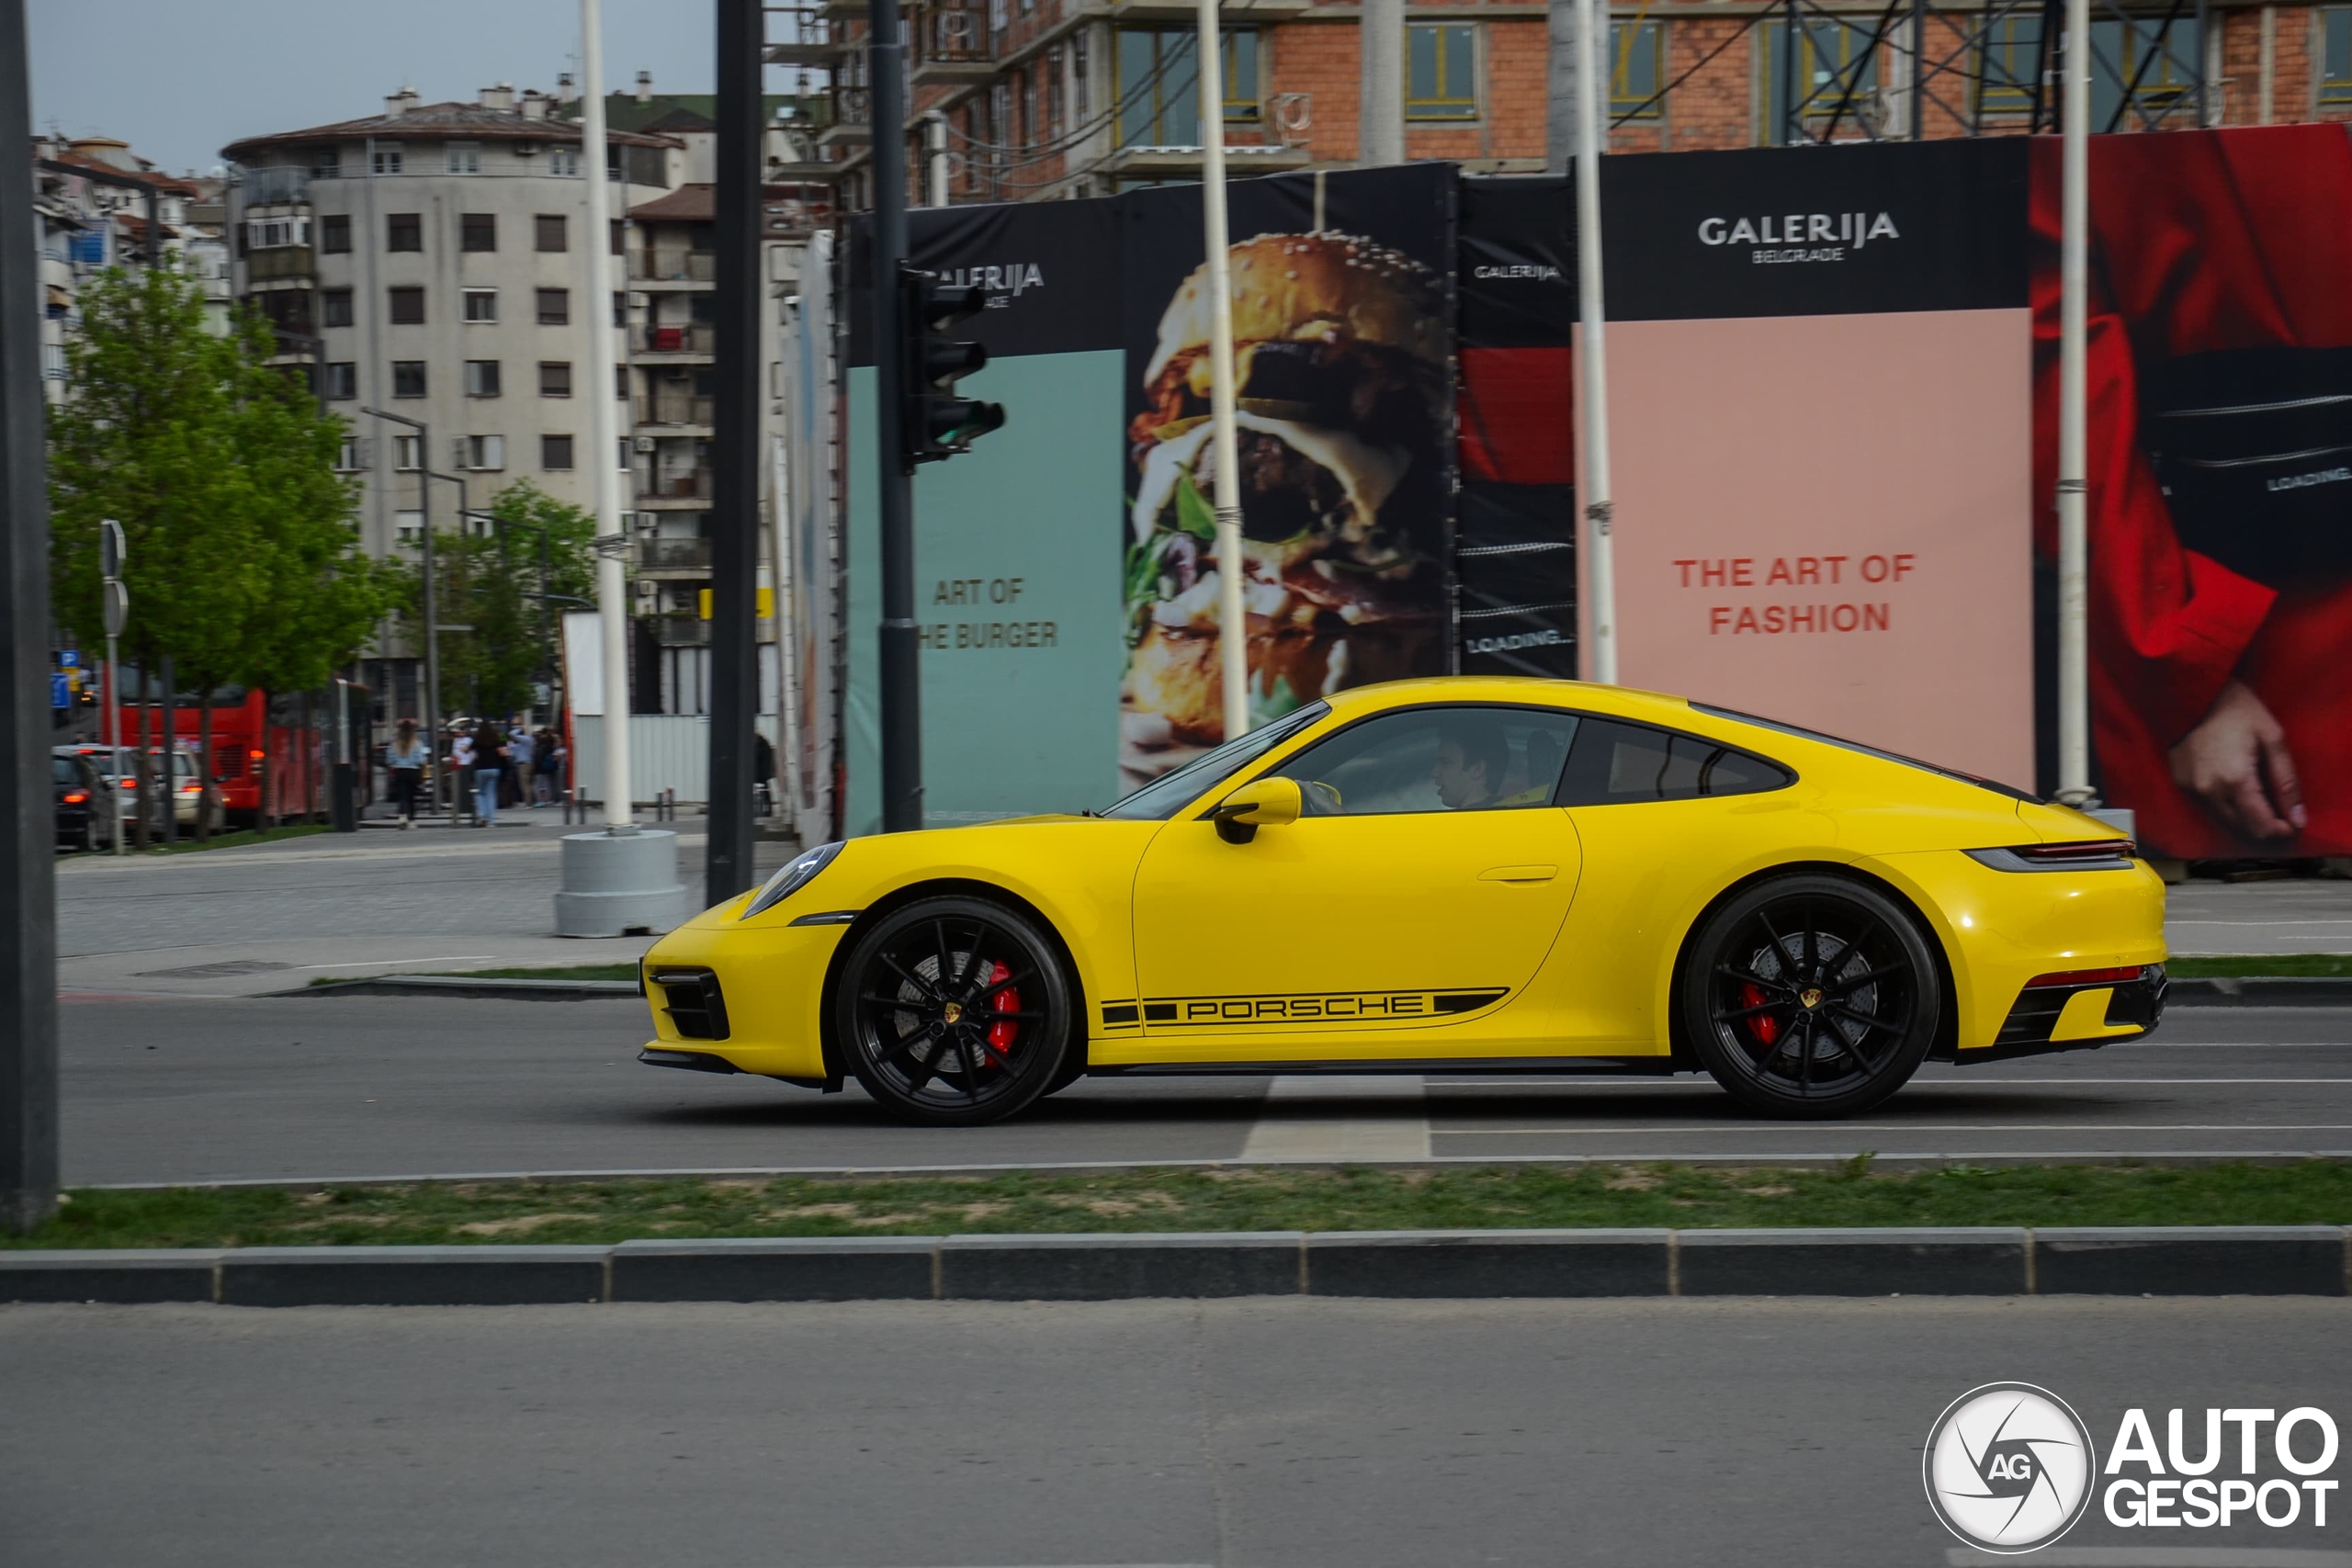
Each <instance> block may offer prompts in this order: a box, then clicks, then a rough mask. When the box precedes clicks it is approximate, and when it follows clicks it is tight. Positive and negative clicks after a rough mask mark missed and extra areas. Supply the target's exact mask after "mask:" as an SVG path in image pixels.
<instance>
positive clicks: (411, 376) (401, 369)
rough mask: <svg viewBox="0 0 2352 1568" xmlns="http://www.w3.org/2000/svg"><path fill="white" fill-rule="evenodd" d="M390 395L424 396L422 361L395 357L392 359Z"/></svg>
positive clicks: (397, 396) (400, 396) (404, 396)
mask: <svg viewBox="0 0 2352 1568" xmlns="http://www.w3.org/2000/svg"><path fill="white" fill-rule="evenodd" d="M392 396H394V397H396V398H421V397H423V396H424V360H422V359H395V360H393V361H392Z"/></svg>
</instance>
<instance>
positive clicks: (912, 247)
mask: <svg viewBox="0 0 2352 1568" xmlns="http://www.w3.org/2000/svg"><path fill="white" fill-rule="evenodd" d="M872 236H873V225H872V222H871V220H869V219H866V218H865V217H860V218H857V219H855V220H853V222H852V225H851V231H850V246H849V254H850V262H849V278H850V292H849V323H850V327H849V336H850V363H851V364H852V365H871V364H873V363H874V345H873V343H872V341H871V338H870V336H869V334H870V333H871V330H872V324H873V318H872V315H871V308H872V304H873V297H872V296H871V295H870V294H869V293H868V292H867V291H866V287H865V268H866V265H867V261H866V258H867V255H868V254H869V251H868V246H869V245H870V243H871V240H872ZM907 248H908V250H909V252H910V255H909V256H908V260H909V261H910V262H911V263H913V265H916V266H918V267H922V268H923V269H925V270H927V271H931V272H936V273H938V274H939V275H940V277H941V279H942V280H943V281H944V282H945V283H947V284H949V285H951V286H953V287H956V288H980V289H983V290H985V291H986V292H987V294H988V299H989V308H988V309H987V310H983V311H981V312H980V313H979V314H978V315H977V316H971V317H967V318H966V319H965V320H963V321H958V322H957V323H956V335H957V336H958V337H962V338H967V339H969V340H971V341H972V342H975V343H978V344H981V345H982V346H983V347H985V348H986V349H987V350H988V351H989V355H991V356H994V357H998V358H1002V357H1003V356H1005V355H1016V354H1069V353H1074V352H1078V351H1080V350H1084V349H1092V348H1116V347H1117V346H1118V345H1119V334H1120V331H1121V321H1120V315H1119V298H1120V295H1119V288H1120V277H1119V220H1118V216H1117V212H1116V207H1115V204H1114V203H1113V202H1108V201H1039V202H1026V203H1019V204H1012V205H1006V206H998V207H944V208H940V207H925V208H918V209H915V210H914V211H912V212H910V213H908V214H907Z"/></svg>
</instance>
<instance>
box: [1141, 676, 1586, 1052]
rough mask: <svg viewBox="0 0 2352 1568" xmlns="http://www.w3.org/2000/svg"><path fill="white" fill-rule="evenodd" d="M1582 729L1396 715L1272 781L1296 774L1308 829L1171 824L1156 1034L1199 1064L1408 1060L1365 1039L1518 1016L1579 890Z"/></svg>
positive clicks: (1155, 853) (1145, 970)
mask: <svg viewBox="0 0 2352 1568" xmlns="http://www.w3.org/2000/svg"><path fill="white" fill-rule="evenodd" d="M1575 727H1576V717H1575V716H1574V715H1571V714H1567V713H1563V712H1560V711H1558V710H1555V709H1546V708H1533V707H1518V706H1507V705H1487V704H1443V705H1427V706H1420V707H1413V708H1406V709H1400V710H1396V711H1392V712H1388V713H1385V714H1380V715H1377V716H1373V717H1370V718H1366V719H1364V720H1363V721H1361V722H1360V723H1357V724H1354V725H1351V726H1349V727H1348V728H1344V729H1341V730H1339V731H1337V732H1335V733H1333V734H1331V735H1329V736H1327V737H1325V738H1323V739H1320V740H1317V742H1316V743H1315V744H1314V745H1312V746H1310V747H1308V748H1306V750H1303V751H1300V752H1298V753H1296V754H1295V755H1294V756H1292V757H1290V758H1287V759H1285V760H1283V761H1281V762H1279V763H1277V764H1275V765H1274V766H1273V767H1272V768H1271V769H1268V770H1263V772H1264V773H1272V774H1279V775H1282V776H1284V777H1289V778H1293V779H1295V780H1297V781H1298V783H1299V785H1300V791H1301V795H1302V799H1303V805H1304V815H1302V816H1301V817H1300V818H1299V819H1298V820H1297V821H1295V822H1290V823H1284V824H1281V825H1279V826H1268V827H1263V828H1261V829H1257V830H1256V831H1255V833H1254V835H1252V836H1250V838H1249V841H1247V842H1232V841H1228V839H1227V836H1226V835H1223V834H1221V833H1220V832H1219V829H1218V825H1217V824H1216V822H1214V821H1210V820H1207V819H1205V818H1204V813H1203V812H1201V811H1194V812H1192V813H1190V814H1188V815H1186V816H1184V817H1180V818H1176V819H1174V820H1171V821H1170V822H1169V823H1168V825H1167V826H1166V827H1164V828H1163V829H1161V830H1160V831H1159V835H1158V836H1157V837H1156V838H1155V839H1154V840H1152V843H1151V845H1150V847H1149V848H1148V850H1146V851H1145V852H1144V857H1143V861H1142V863H1141V865H1140V866H1139V868H1138V870H1137V874H1136V890H1135V937H1136V976H1137V979H1138V982H1139V984H1140V989H1141V993H1142V1002H1143V1011H1144V1024H1145V1028H1146V1031H1147V1033H1148V1036H1149V1037H1150V1038H1151V1039H1153V1040H1154V1041H1168V1042H1187V1041H1189V1042H1190V1044H1189V1045H1185V1046H1183V1047H1182V1049H1178V1050H1175V1051H1173V1052H1172V1053H1171V1054H1172V1055H1177V1056H1184V1057H1189V1058H1191V1059H1196V1060H1206V1059H1213V1058H1220V1059H1236V1060H1239V1059H1262V1058H1265V1057H1268V1056H1271V1055H1283V1054H1284V1046H1283V1042H1284V1041H1285V1040H1287V1041H1288V1042H1289V1043H1290V1045H1291V1046H1293V1047H1295V1048H1297V1049H1299V1050H1303V1051H1306V1053H1307V1054H1309V1055H1312V1054H1316V1053H1317V1049H1318V1047H1317V1042H1318V1041H1319V1042H1321V1043H1322V1047H1328V1048H1329V1049H1328V1050H1325V1051H1324V1053H1323V1054H1330V1052H1333V1051H1337V1052H1340V1053H1342V1054H1344V1053H1346V1052H1349V1051H1351V1050H1360V1051H1362V1052H1363V1054H1366V1055H1377V1054H1381V1053H1382V1052H1383V1051H1384V1050H1388V1051H1393V1052H1396V1053H1399V1054H1408V1055H1409V1054H1410V1053H1411V1050H1412V1049H1413V1048H1414V1047H1413V1046H1412V1045H1410V1044H1409V1043H1407V1044H1397V1045H1394V1046H1391V1047H1379V1046H1374V1045H1372V1044H1370V1043H1368V1042H1367V1041H1366V1039H1365V1036H1367V1035H1379V1034H1382V1033H1394V1032H1410V1031H1413V1030H1427V1029H1429V1028H1430V1027H1432V1026H1439V1025H1449V1024H1451V1025H1464V1026H1473V1027H1470V1028H1469V1029H1468V1032H1471V1033H1479V1032H1480V1031H1479V1029H1478V1028H1476V1027H1475V1026H1476V1025H1478V1024H1479V1022H1480V1021H1482V1020H1486V1021H1494V1020H1498V1019H1502V1018H1504V1017H1506V1016H1507V1015H1509V1014H1510V1003H1511V1002H1512V1001H1514V1000H1515V999H1516V998H1518V997H1519V996H1520V994H1521V992H1522V991H1523V990H1524V989H1525V987H1526V986H1527V984H1528V981H1529V979H1530V978H1531V977H1532V976H1533V975H1534V973H1535V971H1536V969H1537V966H1538V965H1539V964H1542V962H1543V959H1544V953H1545V952H1546V951H1547V950H1548V949H1549V948H1550V946H1551V944H1552V941H1553V938H1554V937H1555V934H1556V933H1557V932H1558V931H1559V929H1560V922H1561V919H1562V917H1563V916H1564V915H1565V914H1566V911H1567V908H1568V904H1569V900H1570V898H1571V897H1573V895H1574V894H1575V891H1576V886H1577V872H1578V867H1579V863H1580V858H1581V857H1580V855H1579V853H1578V850H1577V835H1576V829H1575V828H1574V827H1573V826H1572V825H1571V823H1570V822H1569V820H1568V817H1567V814H1566V812H1564V811H1563V810H1561V809H1560V808H1559V807H1556V806H1555V805H1553V804H1552V795H1553V791H1554V788H1555V784H1556V781H1557V779H1558V776H1559V773H1560V769H1561V766H1562V764H1563V762H1564V761H1565V758H1566V751H1567V748H1568V745H1569V743H1570V741H1571V739H1572V738H1573V735H1574V732H1575ZM1208 804H1210V805H1212V806H1213V805H1214V804H1215V802H1214V801H1212V802H1209V803H1208ZM1237 836H1238V835H1237ZM1489 1032H1492V1031H1489ZM1500 1032H1501V1033H1508V1028H1507V1027H1504V1028H1502V1029H1501V1030H1500ZM1212 1042H1222V1043H1221V1044H1218V1043H1212ZM1423 1048H1426V1042H1424V1043H1423Z"/></svg>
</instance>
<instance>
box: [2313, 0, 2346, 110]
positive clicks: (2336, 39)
mask: <svg viewBox="0 0 2352 1568" xmlns="http://www.w3.org/2000/svg"><path fill="white" fill-rule="evenodd" d="M2318 26H2319V101H2320V107H2323V108H2345V107H2352V6H2327V7H2325V8H2324V9H2323V10H2322V11H2321V12H2320V14H2319V18H2318Z"/></svg>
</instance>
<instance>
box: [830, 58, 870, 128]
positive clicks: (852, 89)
mask: <svg viewBox="0 0 2352 1568" xmlns="http://www.w3.org/2000/svg"><path fill="white" fill-rule="evenodd" d="M860 63H861V64H862V63H863V62H860ZM859 74H860V76H861V78H862V77H863V74H864V73H863V71H861V72H860V73H859ZM825 92H826V96H827V97H828V98H829V99H830V100H831V107H832V113H831V116H830V117H829V118H831V122H832V123H831V124H830V125H828V126H826V127H825V129H824V130H823V131H822V132H821V133H820V135H819V136H818V138H817V144H818V146H820V148H838V147H841V146H843V145H849V146H856V147H863V146H865V144H866V143H867V142H868V141H872V140H873V139H874V128H873V126H872V124H871V123H870V122H871V121H872V119H873V118H874V95H873V93H872V92H871V91H870V90H869V89H868V88H867V87H866V85H865V82H864V80H863V79H861V80H858V81H855V82H843V81H841V80H839V79H838V78H836V79H835V80H834V82H833V85H831V86H830V87H828V88H826V89H825Z"/></svg>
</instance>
